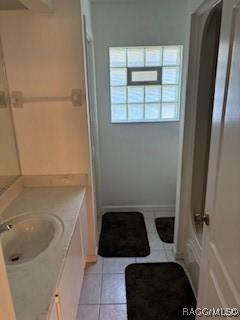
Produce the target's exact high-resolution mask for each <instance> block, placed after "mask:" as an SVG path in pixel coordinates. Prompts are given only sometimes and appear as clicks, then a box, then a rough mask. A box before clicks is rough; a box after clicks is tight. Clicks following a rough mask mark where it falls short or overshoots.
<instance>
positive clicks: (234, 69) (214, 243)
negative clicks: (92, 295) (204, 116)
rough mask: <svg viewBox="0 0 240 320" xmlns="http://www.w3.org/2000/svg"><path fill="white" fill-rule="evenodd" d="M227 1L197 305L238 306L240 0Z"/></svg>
mask: <svg viewBox="0 0 240 320" xmlns="http://www.w3.org/2000/svg"><path fill="white" fill-rule="evenodd" d="M223 4H224V5H223V20H222V30H221V39H220V51H219V63H218V71H217V73H218V75H217V82H216V95H215V104H214V113H213V129H212V141H211V151H210V162H209V174H208V185H207V197H206V208H205V210H206V213H208V214H209V216H210V225H209V226H205V227H204V235H203V253H202V264H201V270H200V288H199V296H198V306H199V307H207V308H228V307H229V308H234V307H235V308H239V306H240V277H239V270H240V232H239V226H240V214H239V213H240V194H239V190H240V55H239V52H240V10H239V7H238V6H236V4H237V1H234V0H224V1H223ZM239 4H240V2H239ZM231 43H232V44H233V47H232V51H231ZM228 48H230V55H229V56H230V58H231V59H229V61H227V65H229V67H230V68H229V69H228V68H226V61H225V62H224V59H226V58H227V57H228V52H227V51H228ZM227 74H229V81H228V76H227V77H226V75H227ZM226 78H227V82H228V86H227V85H226V84H225V85H224V87H225V95H226V98H225V99H224V101H223V103H221V104H220V103H219V101H220V102H221V99H219V97H220V96H221V95H222V92H224V91H222V90H221V92H220V91H219V90H218V89H219V88H221V85H222V83H223V81H225V79H226ZM213 318H215V317H213V316H211V317H207V316H206V317H203V318H201V319H213ZM230 318H232V317H227V319H230ZM221 319H222V317H221Z"/></svg>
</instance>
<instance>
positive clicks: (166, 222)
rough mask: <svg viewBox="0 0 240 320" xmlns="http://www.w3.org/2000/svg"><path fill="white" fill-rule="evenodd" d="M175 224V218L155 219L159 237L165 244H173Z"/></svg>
mask: <svg viewBox="0 0 240 320" xmlns="http://www.w3.org/2000/svg"><path fill="white" fill-rule="evenodd" d="M174 223H175V218H174V217H170V218H157V219H155V224H156V228H157V232H158V235H159V237H160V239H161V240H162V241H163V242H166V243H173V238H174Z"/></svg>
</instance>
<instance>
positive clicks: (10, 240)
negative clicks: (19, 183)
mask: <svg viewBox="0 0 240 320" xmlns="http://www.w3.org/2000/svg"><path fill="white" fill-rule="evenodd" d="M4 223H7V224H10V225H11V226H12V229H11V230H10V231H7V232H5V233H3V234H2V235H1V242H2V248H3V253H4V257H5V261H6V264H7V265H18V264H23V263H27V262H30V261H32V260H33V259H36V258H37V257H39V256H40V255H43V254H44V253H46V252H47V251H48V250H50V248H51V247H53V246H54V245H56V244H57V243H58V241H59V239H60V237H61V235H62V232H63V223H62V221H61V220H60V219H59V218H58V217H56V216H55V215H52V214H46V213H41V214H36V213H27V214H21V215H18V216H15V217H13V218H11V219H9V220H7V221H5V222H4Z"/></svg>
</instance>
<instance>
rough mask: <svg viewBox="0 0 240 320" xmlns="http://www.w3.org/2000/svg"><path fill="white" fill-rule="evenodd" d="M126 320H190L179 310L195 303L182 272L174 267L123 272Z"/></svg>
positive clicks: (132, 268) (156, 266) (144, 267)
mask: <svg viewBox="0 0 240 320" xmlns="http://www.w3.org/2000/svg"><path fill="white" fill-rule="evenodd" d="M125 277H126V290H127V311H128V320H186V319H189V320H194V319H195V317H194V315H189V316H186V314H185V313H184V312H183V311H184V310H183V308H187V309H188V310H190V309H191V308H193V309H195V308H196V299H195V296H194V294H193V291H192V288H191V286H190V283H189V280H188V278H187V276H186V274H185V272H184V270H183V268H182V267H181V266H180V265H179V264H177V263H141V264H132V265H129V266H127V268H126V269H125Z"/></svg>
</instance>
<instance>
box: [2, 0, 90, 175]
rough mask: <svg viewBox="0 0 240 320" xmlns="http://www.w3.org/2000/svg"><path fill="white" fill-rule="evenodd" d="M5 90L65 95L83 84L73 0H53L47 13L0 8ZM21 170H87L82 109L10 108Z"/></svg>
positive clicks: (61, 104)
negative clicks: (7, 81) (6, 10)
mask: <svg viewBox="0 0 240 320" xmlns="http://www.w3.org/2000/svg"><path fill="white" fill-rule="evenodd" d="M0 30H1V34H2V40H3V50H4V55H5V60H6V67H7V73H8V80H9V86H10V90H20V91H22V92H23V94H24V95H25V96H27V97H35V96H40V97H44V96H68V95H70V92H71V89H74V88H80V89H81V88H83V76H84V72H83V61H82V59H83V58H82V42H81V20H80V2H79V0H68V1H65V0H55V1H54V13H53V14H45V13H44V14H40V13H31V12H1V13H0ZM14 120H15V126H16V133H17V140H18V147H19V153H20V162H21V168H22V173H23V174H24V175H31V174H33V175H34V174H37V175H38V174H39V175H40V174H66V173H88V171H89V153H88V135H87V121H86V110H85V106H83V107H73V106H72V105H71V103H69V102H59V103H52V102H51V103H49V102H46V103H31V104H27V105H25V107H24V108H23V109H14Z"/></svg>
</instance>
